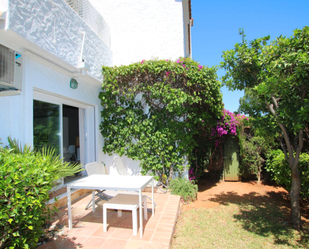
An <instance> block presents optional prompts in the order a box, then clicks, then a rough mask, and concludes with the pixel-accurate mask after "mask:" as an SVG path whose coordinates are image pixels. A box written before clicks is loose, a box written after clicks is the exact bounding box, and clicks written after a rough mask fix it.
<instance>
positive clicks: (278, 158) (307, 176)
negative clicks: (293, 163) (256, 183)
mask: <svg viewBox="0 0 309 249" xmlns="http://www.w3.org/2000/svg"><path fill="white" fill-rule="evenodd" d="M298 168H299V173H300V183H301V186H300V197H301V198H302V199H308V198H309V155H308V154H307V153H302V154H301V155H300V157H299V167H298ZM266 170H267V171H268V172H270V173H271V177H272V179H273V180H274V181H275V182H276V183H277V184H279V185H280V186H282V187H284V188H285V189H286V190H288V191H290V190H291V186H292V182H291V181H292V177H291V170H290V167H289V165H288V163H287V161H286V160H285V157H284V153H283V152H282V151H281V150H272V151H271V152H270V153H269V154H268V159H267V161H266Z"/></svg>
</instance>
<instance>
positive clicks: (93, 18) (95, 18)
mask: <svg viewBox="0 0 309 249" xmlns="http://www.w3.org/2000/svg"><path fill="white" fill-rule="evenodd" d="M65 1H66V3H67V4H68V5H69V6H70V7H71V8H72V9H73V10H74V11H75V12H76V13H77V14H78V15H79V16H80V17H81V18H82V19H83V20H84V22H85V23H87V25H88V26H89V27H90V28H91V29H92V31H93V32H95V33H96V35H97V36H98V37H99V38H100V39H101V40H102V41H103V42H104V43H105V44H106V45H107V46H108V47H109V48H110V29H109V26H108V25H107V23H106V22H105V20H104V18H103V17H102V16H101V14H100V13H99V12H98V11H97V10H96V9H95V8H94V7H93V6H92V5H91V3H90V2H89V1H88V0H65Z"/></svg>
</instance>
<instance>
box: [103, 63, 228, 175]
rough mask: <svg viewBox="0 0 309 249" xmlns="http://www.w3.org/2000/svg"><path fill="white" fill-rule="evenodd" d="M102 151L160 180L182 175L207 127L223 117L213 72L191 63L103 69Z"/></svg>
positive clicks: (146, 64) (213, 69) (220, 97)
mask: <svg viewBox="0 0 309 249" xmlns="http://www.w3.org/2000/svg"><path fill="white" fill-rule="evenodd" d="M103 75H104V81H103V85H102V91H101V93H100V95H99V98H100V100H101V104H102V107H103V111H102V113H101V116H102V122H101V125H100V129H101V133H102V135H103V137H104V147H103V151H104V152H105V153H109V154H112V153H115V152H116V153H118V154H119V155H126V156H128V157H129V158H131V159H133V160H139V162H140V166H141V167H142V173H143V174H146V173H148V172H150V173H151V174H154V175H157V176H159V177H160V178H161V180H162V179H163V178H164V177H165V176H168V177H171V176H173V173H174V172H175V171H179V172H181V171H182V170H183V165H184V163H185V161H186V160H188V161H189V162H190V161H193V156H192V155H194V154H192V151H193V149H194V148H195V147H196V146H198V137H199V136H200V135H199V134H200V133H201V131H203V130H204V129H206V128H205V127H208V129H210V127H212V126H213V125H214V124H215V121H216V120H217V119H218V118H219V117H220V116H221V115H222V109H223V105H222V96H221V93H220V83H219V81H217V74H216V69H215V68H207V67H204V66H201V65H199V63H197V62H195V61H193V60H191V59H189V58H180V59H178V60H177V61H170V60H150V61H145V60H143V61H141V62H140V63H134V64H131V65H129V66H120V67H113V68H112V67H103Z"/></svg>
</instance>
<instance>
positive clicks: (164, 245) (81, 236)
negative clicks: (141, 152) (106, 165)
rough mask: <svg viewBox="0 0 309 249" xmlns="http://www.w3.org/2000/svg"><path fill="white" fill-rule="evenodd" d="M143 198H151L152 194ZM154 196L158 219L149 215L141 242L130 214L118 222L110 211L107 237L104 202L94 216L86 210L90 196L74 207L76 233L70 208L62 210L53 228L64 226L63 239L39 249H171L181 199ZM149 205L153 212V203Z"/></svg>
mask: <svg viewBox="0 0 309 249" xmlns="http://www.w3.org/2000/svg"><path fill="white" fill-rule="evenodd" d="M143 194H146V195H148V196H151V193H149V192H144V193H143ZM154 195H155V198H154V199H155V203H156V208H155V216H154V217H152V215H151V212H148V220H144V229H143V238H142V239H141V238H140V234H139V230H138V234H137V236H133V229H132V213H131V212H130V211H122V217H120V218H118V217H117V212H116V211H115V210H109V211H108V213H107V224H108V227H107V232H106V233H104V232H103V208H102V206H103V203H104V201H100V202H98V205H97V207H96V210H95V212H94V213H93V212H92V208H89V209H88V210H85V207H86V205H87V204H88V202H89V201H90V199H91V194H88V195H86V196H84V197H82V198H80V199H79V200H77V201H75V202H74V203H73V205H72V214H73V229H72V230H70V231H69V230H68V218H67V208H62V209H60V210H59V214H58V215H57V217H55V218H54V222H53V224H63V225H64V230H63V235H62V236H59V237H58V239H56V240H53V241H49V242H48V243H45V244H43V245H41V246H39V247H38V249H56V248H63V249H67V248H83V249H90V248H92V249H93V248H104V249H109V248H113V249H142V248H147V249H168V248H170V243H171V239H172V236H173V231H174V227H175V224H176V221H177V216H178V212H179V205H180V198H179V196H175V195H171V194H170V193H169V192H167V193H166V194H164V193H162V192H161V191H157V193H155V194H154ZM147 205H148V209H149V210H151V201H150V200H149V201H148V203H147ZM138 216H139V215H138ZM138 225H139V221H138Z"/></svg>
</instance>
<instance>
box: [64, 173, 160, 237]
mask: <svg viewBox="0 0 309 249" xmlns="http://www.w3.org/2000/svg"><path fill="white" fill-rule="evenodd" d="M150 183H151V192H152V216H154V191H153V190H154V180H153V177H152V176H128V175H91V176H87V177H84V178H82V179H79V180H76V181H73V182H71V183H69V184H68V185H67V194H68V219H69V230H71V229H72V210H71V189H93V191H92V204H93V205H92V211H93V212H94V211H95V200H94V199H95V191H94V190H95V189H101V190H103V189H106V190H126V191H138V193H139V206H140V207H142V190H143V189H144V188H145V187H146V186H147V185H148V184H150ZM139 218H140V219H139V220H140V237H141V238H142V237H143V216H142V208H140V209H139Z"/></svg>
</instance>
